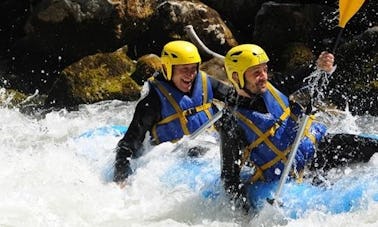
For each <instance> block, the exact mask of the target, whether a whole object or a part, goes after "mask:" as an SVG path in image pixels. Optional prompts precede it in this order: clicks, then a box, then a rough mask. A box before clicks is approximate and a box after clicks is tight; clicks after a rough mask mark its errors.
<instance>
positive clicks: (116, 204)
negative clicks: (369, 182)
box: [0, 101, 378, 227]
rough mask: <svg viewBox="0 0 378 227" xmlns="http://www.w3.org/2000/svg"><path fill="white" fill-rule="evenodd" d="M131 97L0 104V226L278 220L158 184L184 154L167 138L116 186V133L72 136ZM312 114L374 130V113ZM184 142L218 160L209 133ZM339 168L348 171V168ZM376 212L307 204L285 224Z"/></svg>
mask: <svg viewBox="0 0 378 227" xmlns="http://www.w3.org/2000/svg"><path fill="white" fill-rule="evenodd" d="M135 104H136V103H135V102H131V103H130V102H120V101H109V102H101V103H97V104H92V105H83V106H81V107H80V108H79V110H78V111H72V112H68V111H65V110H61V111H53V112H50V113H48V114H46V116H44V117H40V116H28V115H24V114H21V113H20V112H19V111H18V110H17V109H8V108H3V107H0V116H1V117H0V144H1V147H0V160H1V161H0V162H1V165H0V226H168V225H171V226H246V225H251V224H254V225H255V226H274V225H279V223H276V222H274V221H272V220H270V219H271V216H264V213H262V215H260V216H258V217H257V218H255V219H253V220H251V219H250V218H248V217H245V216H243V215H242V214H241V213H240V212H239V211H235V210H234V209H233V207H231V206H230V205H229V204H228V202H227V198H226V197H225V196H224V195H221V196H220V199H218V200H215V201H214V200H205V199H203V198H202V197H201V196H200V195H199V194H198V190H197V189H195V190H193V189H191V188H189V187H187V186H185V185H182V186H177V187H174V188H172V187H167V186H166V185H164V184H163V183H162V182H161V181H160V177H161V175H162V174H163V173H164V171H165V170H166V169H167V168H169V167H170V166H171V165H172V164H173V163H175V162H177V161H178V160H179V159H182V158H185V154H183V153H180V152H175V153H170V152H167V151H169V150H171V149H173V145H172V144H170V143H164V144H161V145H159V146H156V147H151V146H149V145H148V144H146V145H145V147H146V151H145V152H144V153H145V154H144V156H142V157H141V158H139V159H138V160H136V161H134V162H133V163H132V164H133V167H135V168H136V169H137V171H136V172H135V174H134V175H132V176H131V177H130V178H129V184H128V185H127V186H126V187H125V188H124V189H120V188H119V187H118V186H117V185H116V184H114V183H113V182H111V179H112V174H113V172H112V171H113V169H112V168H113V166H112V162H113V160H114V156H115V153H114V151H113V150H114V148H115V146H116V144H117V142H118V140H119V139H120V137H115V136H112V135H105V136H93V137H89V138H82V137H80V135H81V134H83V133H85V132H86V131H88V130H91V129H94V128H98V127H103V126H106V125H128V124H129V123H130V121H131V119H132V115H133V111H134V107H135ZM320 117H321V118H322V119H323V121H325V122H327V123H332V128H331V129H330V130H331V131H333V132H350V133H371V134H378V124H377V121H378V118H377V117H371V116H364V117H354V116H351V115H349V114H344V115H343V116H342V117H339V118H336V119H335V118H334V117H330V116H327V115H322V116H320ZM191 143H201V144H205V146H207V147H208V148H209V151H208V152H207V153H206V154H205V158H206V159H209V160H212V161H214V162H219V147H218V144H217V141H216V140H214V138H211V137H209V135H201V136H199V138H198V141H197V139H196V141H191ZM361 168H363V169H364V170H365V171H361V172H358V174H361V175H362V174H364V177H367V176H368V174H369V170H376V169H377V168H378V156H377V155H375V156H373V157H372V159H371V160H370V162H368V163H365V164H362V165H361ZM342 171H343V174H352V173H353V169H350V168H347V169H345V170H342ZM365 174H366V175H367V176H365ZM361 177H362V176H361ZM372 190H375V192H376V191H377V190H378V189H372ZM377 214H378V203H377V202H376V201H374V200H367V201H365V206H364V207H362V208H361V209H356V210H355V211H352V212H348V213H342V214H337V215H331V214H327V213H324V212H321V211H319V210H314V211H311V212H309V213H307V214H305V215H304V216H303V217H302V218H299V219H296V220H288V222H287V223H285V225H287V226H332V227H335V226H377V225H378V215H377Z"/></svg>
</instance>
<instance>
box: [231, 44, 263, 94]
mask: <svg viewBox="0 0 378 227" xmlns="http://www.w3.org/2000/svg"><path fill="white" fill-rule="evenodd" d="M268 61H269V58H268V55H266V53H265V51H264V50H263V49H262V48H261V47H259V46H257V45H254V44H242V45H239V46H236V47H233V48H231V49H230V50H229V51H228V52H227V54H226V57H225V59H224V65H225V67H226V73H227V77H228V79H229V80H230V81H231V82H232V83H233V84H234V85H235V86H236V87H238V88H243V87H244V73H245V71H247V69H248V68H249V67H252V66H255V65H260V64H263V63H267V62H268ZM234 72H236V73H238V77H239V83H237V82H236V81H235V80H234V79H232V74H233V73H234Z"/></svg>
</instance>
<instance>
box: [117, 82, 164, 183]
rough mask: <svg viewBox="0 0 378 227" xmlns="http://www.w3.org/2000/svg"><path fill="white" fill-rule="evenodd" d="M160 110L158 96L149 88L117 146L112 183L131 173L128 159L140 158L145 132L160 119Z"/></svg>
mask: <svg viewBox="0 0 378 227" xmlns="http://www.w3.org/2000/svg"><path fill="white" fill-rule="evenodd" d="M160 109H161V103H160V100H159V97H158V94H157V93H156V91H155V90H154V89H153V88H151V89H150V91H149V94H148V95H147V96H146V97H145V98H144V99H142V100H141V101H139V102H138V104H137V106H136V108H135V112H134V116H133V119H132V121H131V123H130V125H129V128H128V130H127V132H126V134H125V135H124V137H123V138H122V139H121V140H120V141H119V142H118V144H117V148H116V160H115V172H114V181H116V182H120V181H123V180H124V179H126V178H127V176H128V175H129V174H130V173H131V169H130V166H129V165H130V159H131V158H134V157H138V156H140V154H139V151H140V148H141V146H142V144H143V141H144V139H145V135H146V132H147V131H150V130H151V128H152V126H153V125H154V124H155V123H156V122H158V121H159V119H160V117H161V116H160Z"/></svg>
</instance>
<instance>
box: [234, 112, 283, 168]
mask: <svg viewBox="0 0 378 227" xmlns="http://www.w3.org/2000/svg"><path fill="white" fill-rule="evenodd" d="M284 114H285V113H284ZM284 114H283V115H284ZM236 116H237V117H238V118H239V119H240V120H241V121H243V122H244V123H245V124H246V125H247V126H248V127H249V128H250V129H252V130H253V132H254V133H255V134H256V135H257V136H258V138H257V140H255V141H253V142H252V143H251V144H250V145H249V146H247V147H246V149H245V150H244V152H243V158H242V164H241V165H244V163H245V162H246V160H248V159H249V156H250V153H251V151H252V150H253V148H255V147H257V146H258V145H259V144H260V143H262V142H265V144H266V145H267V146H268V147H269V148H270V149H271V150H272V151H273V152H274V153H275V154H276V155H277V156H278V157H279V158H280V159H282V160H283V161H286V160H287V159H286V156H285V154H284V153H283V152H282V151H280V150H279V149H278V148H277V147H276V146H275V145H274V144H273V143H272V142H271V141H270V140H269V139H268V137H269V136H271V135H274V132H275V131H276V129H277V128H279V127H280V125H279V124H274V125H273V126H272V127H271V128H270V129H268V130H267V131H266V132H265V133H263V132H262V131H261V130H260V129H259V128H258V127H257V126H256V125H255V124H254V123H253V122H252V121H251V120H250V119H248V118H247V117H245V116H244V115H242V114H240V113H239V112H236ZM272 128H274V129H272Z"/></svg>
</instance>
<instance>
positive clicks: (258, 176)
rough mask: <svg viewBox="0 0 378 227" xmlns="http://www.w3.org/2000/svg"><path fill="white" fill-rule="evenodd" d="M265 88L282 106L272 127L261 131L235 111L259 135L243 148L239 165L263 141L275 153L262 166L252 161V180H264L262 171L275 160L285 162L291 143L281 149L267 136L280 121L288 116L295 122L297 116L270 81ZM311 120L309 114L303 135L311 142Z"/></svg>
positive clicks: (312, 137) (276, 127) (274, 129)
mask: <svg viewBox="0 0 378 227" xmlns="http://www.w3.org/2000/svg"><path fill="white" fill-rule="evenodd" d="M267 88H268V90H269V91H270V93H271V94H272V96H273V97H274V98H275V99H276V101H277V102H278V104H279V105H280V107H281V108H282V110H283V113H282V114H281V116H280V117H279V121H278V122H277V123H275V124H274V125H273V126H272V127H270V128H269V129H268V130H267V131H266V132H264V133H263V132H262V131H261V130H260V129H259V128H258V127H257V126H256V125H255V124H254V123H253V122H252V121H251V120H249V119H248V118H247V117H245V116H243V115H242V114H240V113H238V112H237V113H236V116H237V117H238V118H239V119H240V120H241V121H243V122H244V123H245V124H246V125H247V126H248V127H249V128H250V129H252V130H253V132H254V133H255V134H256V135H258V136H259V137H258V138H257V139H256V140H255V141H253V142H252V143H251V144H249V145H248V146H247V147H246V148H245V149H244V151H243V155H242V162H241V166H243V165H244V164H245V163H246V161H247V160H248V159H249V158H250V154H251V152H252V150H253V149H254V148H256V147H257V146H258V145H259V144H261V143H262V142H264V143H265V144H266V145H267V146H268V147H269V148H270V149H271V150H272V151H273V152H274V153H275V154H276V155H277V156H276V157H275V158H274V159H272V160H271V161H269V162H267V163H265V164H264V165H262V166H257V165H256V164H255V163H252V164H253V165H254V166H255V169H256V171H255V173H254V175H253V176H252V177H251V181H252V182H256V181H257V180H264V176H263V172H264V171H265V170H267V169H269V168H270V167H272V166H273V165H274V164H276V163H277V162H279V161H281V160H282V161H283V162H285V163H286V162H287V158H286V155H287V154H288V153H289V152H290V151H291V145H290V146H289V147H287V148H286V149H285V150H284V151H281V150H279V149H278V148H277V147H276V146H275V145H274V144H273V143H272V142H271V141H270V140H269V138H268V137H269V136H273V135H274V134H275V132H276V130H277V129H278V128H279V127H280V126H281V125H280V122H283V121H285V120H286V119H287V118H288V117H289V116H290V117H291V118H292V119H293V120H294V121H296V122H297V121H298V117H297V116H296V115H294V114H293V113H292V112H291V110H290V107H288V106H286V104H285V103H284V101H283V100H282V98H281V97H280V96H279V95H278V93H277V91H276V89H275V88H274V87H273V86H272V85H271V84H270V83H268V84H267ZM313 120H314V116H313V115H311V116H310V120H309V121H308V122H307V125H306V130H305V135H304V136H307V137H308V138H309V139H310V140H311V141H312V142H313V143H315V142H316V140H315V137H314V136H313V135H312V134H310V132H309V131H310V127H311V124H312V121H313ZM297 179H298V178H297Z"/></svg>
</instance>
